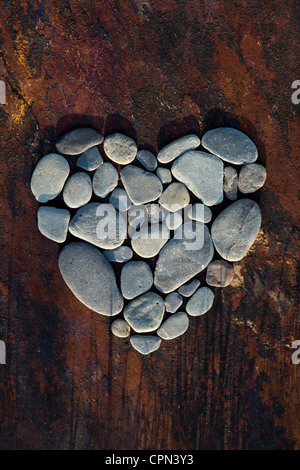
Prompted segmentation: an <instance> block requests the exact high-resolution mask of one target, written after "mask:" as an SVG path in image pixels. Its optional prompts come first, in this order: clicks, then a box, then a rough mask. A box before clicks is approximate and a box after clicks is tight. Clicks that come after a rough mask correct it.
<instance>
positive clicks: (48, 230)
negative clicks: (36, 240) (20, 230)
mask: <svg viewBox="0 0 300 470" xmlns="http://www.w3.org/2000/svg"><path fill="white" fill-rule="evenodd" d="M37 218H38V229H39V231H40V232H41V233H42V234H43V235H44V236H45V237H47V238H49V239H50V240H53V241H54V242H58V243H63V242H64V241H65V240H66V238H67V233H68V226H69V221H70V212H69V211H67V210H66V209H57V208H56V207H50V206H41V207H40V208H39V210H38V213H37Z"/></svg>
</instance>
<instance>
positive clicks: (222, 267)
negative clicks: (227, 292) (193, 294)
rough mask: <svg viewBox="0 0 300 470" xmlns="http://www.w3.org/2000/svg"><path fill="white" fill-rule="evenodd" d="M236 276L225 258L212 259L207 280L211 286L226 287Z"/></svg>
mask: <svg viewBox="0 0 300 470" xmlns="http://www.w3.org/2000/svg"><path fill="white" fill-rule="evenodd" d="M233 277H234V270H233V267H232V265H231V264H229V263H228V262H227V261H224V260H216V261H212V262H211V263H210V264H209V265H208V268H207V272H206V282H207V284H208V285H210V286H215V287H226V286H228V285H229V284H230V283H231V281H232V279H233Z"/></svg>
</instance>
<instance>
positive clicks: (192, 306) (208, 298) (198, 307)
mask: <svg viewBox="0 0 300 470" xmlns="http://www.w3.org/2000/svg"><path fill="white" fill-rule="evenodd" d="M214 298H215V294H214V293H213V291H212V290H211V289H210V288H209V287H200V289H198V290H197V291H196V292H195V294H194V295H193V296H192V297H191V298H190V299H189V301H188V303H187V304H186V311H187V313H188V314H189V315H191V316H192V317H198V316H200V315H203V314H204V313H206V312H208V310H209V309H210V308H211V307H212V304H213V302H214Z"/></svg>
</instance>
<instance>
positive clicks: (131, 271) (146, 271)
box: [121, 261, 153, 299]
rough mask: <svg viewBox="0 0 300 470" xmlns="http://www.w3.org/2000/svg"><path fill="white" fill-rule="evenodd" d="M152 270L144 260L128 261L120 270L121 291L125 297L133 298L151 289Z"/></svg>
mask: <svg viewBox="0 0 300 470" xmlns="http://www.w3.org/2000/svg"><path fill="white" fill-rule="evenodd" d="M152 285H153V274H152V271H151V269H150V267H149V265H148V264H147V263H145V261H130V263H126V264H125V265H124V266H123V268H122V271H121V292H122V294H123V297H125V299H134V298H135V297H138V296H139V295H142V294H144V293H145V292H147V291H148V290H150V289H151V287H152Z"/></svg>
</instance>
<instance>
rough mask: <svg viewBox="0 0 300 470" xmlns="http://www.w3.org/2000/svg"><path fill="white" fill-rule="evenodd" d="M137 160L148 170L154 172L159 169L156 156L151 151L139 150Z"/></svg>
mask: <svg viewBox="0 0 300 470" xmlns="http://www.w3.org/2000/svg"><path fill="white" fill-rule="evenodd" d="M136 158H137V159H138V161H139V162H140V163H141V164H142V165H143V166H144V167H145V168H146V170H149V171H154V170H155V169H156V167H157V159H156V156H155V155H153V153H152V152H149V150H139V151H138V153H137V155H136Z"/></svg>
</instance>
